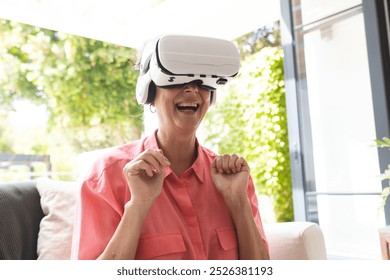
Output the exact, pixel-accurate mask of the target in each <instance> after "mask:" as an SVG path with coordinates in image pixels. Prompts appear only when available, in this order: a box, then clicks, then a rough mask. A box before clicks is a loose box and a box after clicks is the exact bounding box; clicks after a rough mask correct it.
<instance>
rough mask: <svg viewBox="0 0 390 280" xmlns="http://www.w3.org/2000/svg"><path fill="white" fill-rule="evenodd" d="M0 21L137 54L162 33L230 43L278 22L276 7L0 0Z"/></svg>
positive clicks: (187, 0)
mask: <svg viewBox="0 0 390 280" xmlns="http://www.w3.org/2000/svg"><path fill="white" fill-rule="evenodd" d="M0 18H2V19H9V20H13V21H16V22H21V23H26V24H31V25H35V26H39V27H43V28H47V29H52V30H58V31H62V32H66V33H70V34H74V35H78V36H83V37H88V38H92V39H96V40H101V41H106V42H110V43H114V44H119V45H124V46H127V47H131V48H138V47H140V46H141V45H142V44H143V43H144V42H145V41H146V40H148V39H150V38H153V37H155V36H157V35H161V34H166V33H181V34H184V33H185V34H191V35H202V36H212V37H219V38H225V39H229V40H232V39H235V38H237V37H239V36H241V35H243V34H246V33H248V32H251V31H254V30H256V29H257V28H259V27H262V26H265V25H268V24H272V23H273V22H275V21H277V20H278V19H280V1H278V0H0Z"/></svg>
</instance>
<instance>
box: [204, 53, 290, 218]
mask: <svg viewBox="0 0 390 280" xmlns="http://www.w3.org/2000/svg"><path fill="white" fill-rule="evenodd" d="M218 98H219V99H220V100H218V102H217V104H216V107H215V108H213V110H211V111H210V112H209V114H208V116H207V118H206V120H205V127H206V129H207V131H208V136H207V139H206V141H207V142H208V143H210V144H211V145H212V146H214V147H217V149H218V152H219V153H222V154H223V153H237V154H240V155H242V156H244V157H245V158H246V159H247V161H248V162H249V164H250V167H251V175H252V177H253V180H254V183H255V186H256V188H257V190H258V191H259V192H260V193H263V194H267V195H270V196H271V197H272V198H273V199H274V205H275V206H274V209H275V214H276V218H277V220H278V221H291V220H293V205H292V183H291V172H290V160H289V149H288V135H287V120H286V105H285V90H284V76H283V54H282V50H281V49H279V48H264V49H262V50H261V51H260V52H258V53H256V54H254V55H252V56H249V57H248V58H247V60H246V61H244V63H243V66H242V68H241V71H240V74H239V77H238V78H236V79H235V80H233V81H232V82H231V84H230V86H229V88H228V89H227V90H226V92H222V91H221V92H218Z"/></svg>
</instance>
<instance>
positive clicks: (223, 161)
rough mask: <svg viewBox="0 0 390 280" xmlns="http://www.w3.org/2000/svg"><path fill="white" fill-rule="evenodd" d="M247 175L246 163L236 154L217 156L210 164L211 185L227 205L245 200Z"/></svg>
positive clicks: (248, 169)
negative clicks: (212, 184)
mask: <svg viewBox="0 0 390 280" xmlns="http://www.w3.org/2000/svg"><path fill="white" fill-rule="evenodd" d="M249 174H250V168H249V166H248V163H247V162H246V161H245V159H244V158H243V157H240V156H238V155H236V154H231V155H230V154H225V155H223V156H218V157H216V158H215V159H214V161H213V162H212V164H211V178H212V180H213V183H214V185H215V187H216V188H217V189H218V191H219V192H220V193H221V194H222V196H223V197H224V199H225V201H226V203H228V204H231V203H233V204H235V203H236V202H237V203H239V202H242V201H243V199H247V193H246V189H247V186H248V180H249Z"/></svg>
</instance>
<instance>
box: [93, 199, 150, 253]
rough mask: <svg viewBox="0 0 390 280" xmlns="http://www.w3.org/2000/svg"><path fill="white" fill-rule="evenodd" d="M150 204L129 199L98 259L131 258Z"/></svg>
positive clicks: (135, 249)
mask: <svg viewBox="0 0 390 280" xmlns="http://www.w3.org/2000/svg"><path fill="white" fill-rule="evenodd" d="M150 208H151V206H145V205H142V206H139V205H137V204H136V203H133V202H132V201H129V202H128V203H127V204H126V206H125V210H124V213H123V216H122V220H121V221H120V223H119V225H118V227H117V229H116V231H115V233H114V235H113V236H112V238H111V240H110V241H109V243H108V244H107V246H106V248H105V250H104V251H103V253H102V254H101V255H100V256H99V257H98V259H105V260H133V259H134V258H135V254H136V252H137V246H138V240H139V236H140V233H141V229H142V226H143V224H144V222H145V219H146V217H147V215H148V213H149V210H150Z"/></svg>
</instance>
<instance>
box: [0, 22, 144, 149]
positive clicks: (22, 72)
mask: <svg viewBox="0 0 390 280" xmlns="http://www.w3.org/2000/svg"><path fill="white" fill-rule="evenodd" d="M135 59H136V51H135V50H133V49H129V48H125V47H123V46H117V45H113V44H108V43H105V42H101V41H96V40H91V39H87V38H83V37H78V36H72V35H69V34H64V33H60V32H55V31H51V30H46V29H41V28H38V27H33V26H29V25H23V24H18V23H13V22H9V21H6V20H3V21H1V24H0V102H1V103H2V105H3V106H4V105H7V104H8V105H9V106H11V105H12V103H13V102H14V101H15V100H19V99H28V100H32V101H35V102H37V103H40V104H45V105H46V106H47V109H48V111H49V112H50V116H51V118H50V123H51V125H52V128H57V129H62V130H63V131H67V130H69V131H70V130H72V131H74V129H84V130H88V129H90V128H91V129H94V130H96V129H97V128H98V127H101V128H103V127H104V129H100V130H101V132H102V133H106V134H107V135H110V134H112V132H111V130H115V131H116V132H124V131H127V130H131V131H132V133H133V134H131V135H128V134H123V135H122V137H119V138H120V141H122V142H126V141H129V140H132V139H135V138H137V137H139V134H140V131H141V129H142V117H141V115H142V108H141V107H140V106H138V104H137V102H136V99H135V94H134V93H135V83H136V78H137V75H138V73H136V72H135V70H133V65H134V63H135ZM126 127H134V128H136V129H126ZM92 134H93V133H92ZM104 138H106V139H107V142H106V143H105V146H107V145H115V144H119V143H118V142H116V141H117V140H118V139H119V138H118V137H112V139H114V138H115V139H116V140H115V141H114V140H112V141H110V140H109V137H104ZM90 141H91V142H94V144H93V147H95V144H96V143H97V142H96V141H94V140H93V139H90ZM87 142H88V141H87Z"/></svg>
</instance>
